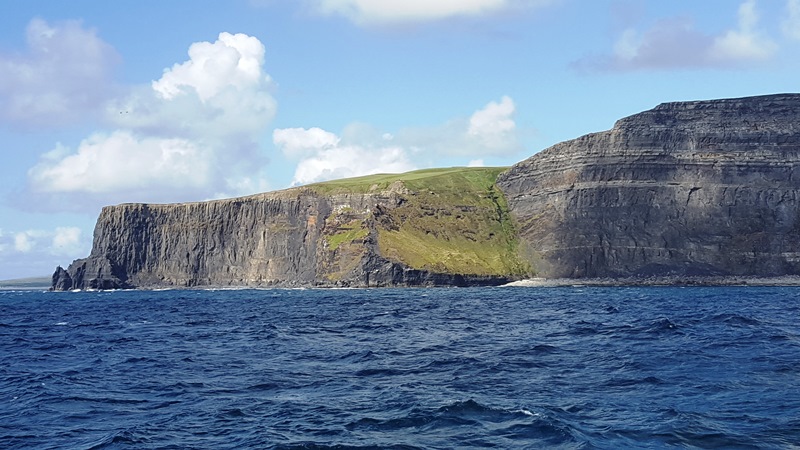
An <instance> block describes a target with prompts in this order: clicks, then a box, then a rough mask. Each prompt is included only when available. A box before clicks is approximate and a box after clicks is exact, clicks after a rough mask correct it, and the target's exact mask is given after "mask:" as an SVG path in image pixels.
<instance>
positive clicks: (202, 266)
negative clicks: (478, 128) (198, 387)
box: [53, 168, 528, 290]
mask: <svg viewBox="0 0 800 450" xmlns="http://www.w3.org/2000/svg"><path fill="white" fill-rule="evenodd" d="M502 170H503V169H502V168H499V169H498V168H477V169H462V168H459V169H435V170H426V171H418V172H411V173H408V174H400V175H380V176H372V177H363V178H356V179H349V180H340V181H334V182H329V183H322V184H318V185H311V186H307V187H302V188H294V189H288V190H284V191H278V192H270V193H265V194H259V195H254V196H249V197H243V198H235V199H227V200H215V201H208V202H199V203H183V204H169V205H150V204H123V205H118V206H109V207H106V208H104V209H103V210H102V212H101V214H100V217H99V218H98V220H97V225H96V227H95V231H94V242H93V246H92V251H91V254H90V255H89V257H87V258H85V259H80V260H77V261H75V262H73V263H72V264H71V265H70V266H69V267H68V268H67V269H63V268H60V267H59V268H58V269H57V270H56V273H55V274H54V275H53V289H56V290H69V289H117V288H134V287H137V288H157V287H171V286H176V287H194V286H253V287H258V286H327V287H333V286H354V287H372V286H445V285H446V286H466V285H497V284H503V283H506V282H508V281H510V280H514V279H519V278H522V277H524V276H525V275H526V274H528V271H527V266H526V265H525V264H524V263H523V262H522V261H520V260H519V259H518V258H517V256H516V255H517V252H516V233H515V230H514V228H513V224H512V222H511V219H510V216H508V214H507V213H505V211H506V210H507V207H506V205H505V201H504V199H503V198H502V194H500V193H499V192H498V191H496V189H495V187H494V180H495V178H496V177H497V174H498V173H499V172H500V171H502Z"/></svg>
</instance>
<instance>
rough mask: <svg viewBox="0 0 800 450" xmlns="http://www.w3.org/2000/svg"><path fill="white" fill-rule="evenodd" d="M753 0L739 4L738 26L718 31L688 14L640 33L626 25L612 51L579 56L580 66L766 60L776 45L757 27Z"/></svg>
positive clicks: (696, 65) (730, 64)
mask: <svg viewBox="0 0 800 450" xmlns="http://www.w3.org/2000/svg"><path fill="white" fill-rule="evenodd" d="M758 20H759V16H758V11H757V9H756V2H755V0H747V1H745V2H743V3H742V4H741V5H740V6H739V10H738V25H737V27H736V28H734V29H730V30H727V31H725V32H724V33H721V34H719V35H710V34H706V33H703V32H701V31H699V30H697V29H696V28H695V25H694V22H693V21H692V20H691V18H689V17H674V18H668V19H662V20H660V21H658V22H656V23H655V25H653V26H652V27H651V28H649V29H648V30H646V31H644V32H639V31H637V30H636V29H635V28H627V29H626V30H624V31H623V32H622V34H621V35H620V37H619V38H618V39H617V41H616V43H615V45H614V51H613V53H612V54H611V55H606V56H600V57H587V58H584V59H581V60H579V61H577V62H576V63H575V64H574V67H575V68H577V69H579V70H601V71H606V70H611V71H628V70H641V69H656V70H658V69H674V68H704V67H707V68H737V67H749V66H751V65H752V64H754V63H761V62H764V61H767V60H769V59H770V58H771V57H772V56H773V55H774V54H775V53H776V52H777V49H778V47H777V44H775V43H774V42H773V41H772V40H771V39H769V37H767V36H765V35H764V34H763V33H762V32H761V31H760V30H759V29H758Z"/></svg>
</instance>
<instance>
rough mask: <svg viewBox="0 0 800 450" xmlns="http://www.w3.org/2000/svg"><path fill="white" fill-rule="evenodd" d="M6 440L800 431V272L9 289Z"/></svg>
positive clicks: (570, 442)
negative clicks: (535, 283)
mask: <svg viewBox="0 0 800 450" xmlns="http://www.w3.org/2000/svg"><path fill="white" fill-rule="evenodd" d="M0 447H2V448H4V449H28V448H36V449H62V448H63V449H66V448H68V449H117V448H120V449H123V448H125V449H127V448H146V449H161V448H164V449H167V448H169V449H178V448H214V449H226V448H229V449H241V448H253V449H255V448H276V449H278V448H279V449H293V448H297V449H300V448H321V449H326V448H337V449H346V448H425V449H427V448H431V449H447V448H480V447H496V448H580V449H588V448H609V449H611V448H614V449H616V448H664V447H676V448H792V447H795V448H800V288H781V287H724V288H714V287H696V288H678V287H644V288H619V287H618V288H588V287H585V288H581V287H572V288H476V289H471V288H470V289H373V290H209V291H201V290H196V291H195V290H192V291H179V290H177V291H116V292H75V293H49V292H31V291H0Z"/></svg>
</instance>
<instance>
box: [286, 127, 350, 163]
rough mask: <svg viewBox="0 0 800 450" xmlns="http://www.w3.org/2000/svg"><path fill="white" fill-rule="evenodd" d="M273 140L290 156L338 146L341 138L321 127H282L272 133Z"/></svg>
mask: <svg viewBox="0 0 800 450" xmlns="http://www.w3.org/2000/svg"><path fill="white" fill-rule="evenodd" d="M272 140H273V142H274V143H275V145H277V146H279V147H280V148H281V150H283V153H284V154H285V155H286V156H287V157H290V158H294V157H298V156H303V155H305V154H309V153H313V152H315V151H319V150H324V149H328V148H333V147H336V146H337V145H338V144H339V141H341V139H340V138H339V136H336V135H335V134H333V133H331V132H328V131H325V130H323V129H321V128H316V127H314V128H309V129H307V130H306V129H304V128H282V129H278V130H275V131H274V132H273V133H272Z"/></svg>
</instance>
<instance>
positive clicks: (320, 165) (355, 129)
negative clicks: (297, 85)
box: [272, 96, 521, 185]
mask: <svg viewBox="0 0 800 450" xmlns="http://www.w3.org/2000/svg"><path fill="white" fill-rule="evenodd" d="M515 112H516V106H515V105H514V101H513V100H512V99H511V98H510V97H508V96H504V97H503V98H502V99H501V100H500V101H499V102H489V103H488V104H487V105H486V106H485V107H483V108H481V109H479V110H477V111H475V112H474V113H473V114H472V115H471V116H470V117H468V118H462V119H455V120H451V121H449V122H447V123H445V124H443V125H440V126H438V127H429V128H416V129H404V130H400V131H398V132H397V133H394V134H392V133H386V132H381V131H380V130H377V129H375V128H373V127H371V126H370V125H368V124H363V123H354V124H351V125H349V126H348V127H347V128H346V129H345V130H344V132H343V133H342V136H338V135H336V134H334V133H332V132H329V131H326V130H323V129H321V128H309V129H305V128H283V129H277V130H275V131H274V132H273V134H272V140H273V143H274V144H275V145H276V146H277V147H278V148H279V149H281V150H282V151H283V153H284V155H285V156H286V157H287V158H290V159H293V160H297V161H298V162H297V169H296V170H295V174H294V178H293V179H292V184H293V185H300V184H307V183H312V182H318V181H325V180H331V179H335V178H345V177H354V176H360V175H370V174H375V173H397V172H406V171H409V170H414V169H418V168H423V167H430V166H431V165H437V164H439V162H440V161H441V160H442V159H443V158H449V159H450V160H452V158H453V157H458V158H461V157H470V156H485V157H488V156H498V155H505V154H510V153H513V152H515V151H518V150H520V149H521V146H520V145H519V142H518V139H517V136H516V123H515V122H514V119H513V115H514V113H515ZM462 164H463V163H462ZM467 164H468V165H470V166H483V165H484V160H483V159H474V158H473V159H471V160H468V163H467Z"/></svg>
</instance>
